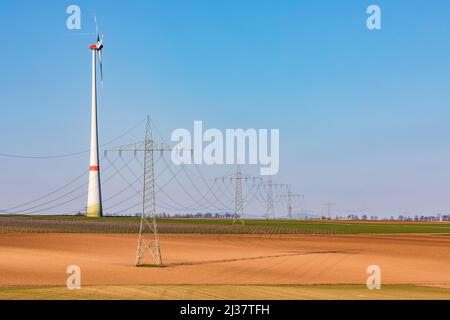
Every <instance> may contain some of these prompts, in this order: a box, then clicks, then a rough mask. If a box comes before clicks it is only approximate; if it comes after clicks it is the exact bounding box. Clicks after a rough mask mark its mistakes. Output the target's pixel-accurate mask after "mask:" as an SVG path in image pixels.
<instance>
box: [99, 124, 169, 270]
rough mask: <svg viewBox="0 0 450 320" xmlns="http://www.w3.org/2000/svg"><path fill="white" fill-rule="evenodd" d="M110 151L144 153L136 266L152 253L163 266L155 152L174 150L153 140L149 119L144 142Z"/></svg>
mask: <svg viewBox="0 0 450 320" xmlns="http://www.w3.org/2000/svg"><path fill="white" fill-rule="evenodd" d="M108 151H117V152H119V154H121V153H122V152H123V151H129V152H134V153H135V154H136V153H137V152H139V151H142V152H143V153H144V182H143V190H142V213H141V224H140V228H139V238H138V243H137V251H136V266H140V265H142V264H143V260H144V256H145V253H146V252H147V251H150V252H151V253H152V255H153V258H154V260H155V264H156V265H158V266H161V265H162V258H161V250H160V246H159V236H158V227H157V224H156V181H155V162H154V158H153V155H154V152H155V151H160V152H161V153H162V152H165V151H168V152H170V151H172V148H170V147H168V146H165V145H164V144H163V143H161V144H160V145H159V146H158V144H157V143H156V142H155V141H154V140H153V135H152V128H151V121H150V117H147V127H146V130H145V139H144V141H143V142H138V143H134V144H129V145H125V146H122V147H117V148H114V149H111V150H108Z"/></svg>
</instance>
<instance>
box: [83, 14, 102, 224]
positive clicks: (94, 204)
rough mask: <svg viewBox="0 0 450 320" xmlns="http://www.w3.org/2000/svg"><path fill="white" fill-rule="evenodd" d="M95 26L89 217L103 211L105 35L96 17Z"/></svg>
mask: <svg viewBox="0 0 450 320" xmlns="http://www.w3.org/2000/svg"><path fill="white" fill-rule="evenodd" d="M94 21H95V28H96V31H97V42H96V43H94V44H91V45H90V46H89V49H91V50H92V111H91V112H92V113H91V149H90V162H89V189H88V200H87V210H86V211H87V212H86V215H87V216H88V217H93V218H99V217H101V216H102V215H103V213H102V193H101V187H100V163H99V159H98V129H97V73H96V67H97V59H96V58H97V55H98V60H99V62H100V80H101V84H102V86H103V63H102V49H103V35H102V37H101V38H100V34H99V32H98V25H97V19H96V17H94Z"/></svg>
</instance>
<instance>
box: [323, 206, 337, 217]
mask: <svg viewBox="0 0 450 320" xmlns="http://www.w3.org/2000/svg"><path fill="white" fill-rule="evenodd" d="M335 205H336V203H332V202H327V203H325V204H324V206H326V207H327V217H328V219H331V207H333V206H335Z"/></svg>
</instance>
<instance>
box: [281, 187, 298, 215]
mask: <svg viewBox="0 0 450 320" xmlns="http://www.w3.org/2000/svg"><path fill="white" fill-rule="evenodd" d="M287 190H288V191H287V193H286V194H284V195H282V196H283V197H285V198H287V205H288V218H289V219H292V211H293V207H292V205H293V202H294V201H293V200H294V199H299V200H301V199H303V195H302V194H299V193H292V192H291V188H290V186H287Z"/></svg>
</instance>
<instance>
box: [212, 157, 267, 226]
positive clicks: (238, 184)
mask: <svg viewBox="0 0 450 320" xmlns="http://www.w3.org/2000/svg"><path fill="white" fill-rule="evenodd" d="M260 179H261V178H260V177H254V176H250V175H247V174H244V173H243V172H242V171H241V166H240V165H237V166H236V172H235V173H234V174H231V175H227V176H223V177H219V178H216V179H215V181H216V182H217V181H223V182H224V181H225V180H230V181H234V182H235V197H234V213H233V224H236V223H242V224H245V222H244V188H243V185H242V181H248V180H253V182H255V181H256V180H260Z"/></svg>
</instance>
